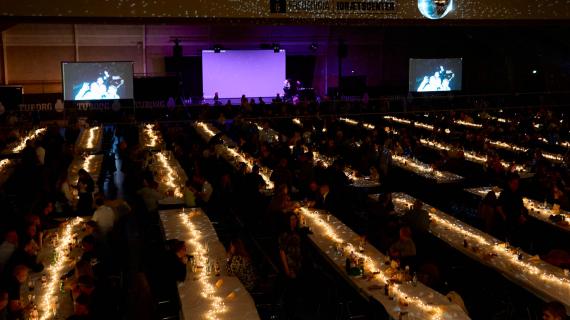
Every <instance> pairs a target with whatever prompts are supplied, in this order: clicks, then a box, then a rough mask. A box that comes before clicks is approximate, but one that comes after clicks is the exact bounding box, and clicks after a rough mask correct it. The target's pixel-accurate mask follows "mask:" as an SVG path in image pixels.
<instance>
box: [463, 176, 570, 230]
mask: <svg viewBox="0 0 570 320" xmlns="http://www.w3.org/2000/svg"><path fill="white" fill-rule="evenodd" d="M492 190H496V191H498V192H497V193H496V195H497V197H498V196H499V195H500V194H501V192H500V190H501V189H499V188H497V187H495V188H492V187H480V188H470V189H465V191H467V192H469V193H472V194H474V195H476V196H479V197H482V198H484V197H485V196H486V195H487V193H489V191H492ZM523 203H524V206H525V208H527V210H528V215H529V216H531V217H533V218H535V219H538V220H540V221H543V222H545V223H548V224H550V225H553V226H555V227H557V228H559V229H561V230H563V231H566V232H570V212H567V211H564V210H560V211H559V212H558V213H556V214H560V217H561V218H562V220H561V222H560V223H556V222H553V221H552V220H550V216H552V215H555V213H554V211H553V210H552V204H551V203H546V205H545V203H541V202H539V201H536V200H533V199H529V198H523Z"/></svg>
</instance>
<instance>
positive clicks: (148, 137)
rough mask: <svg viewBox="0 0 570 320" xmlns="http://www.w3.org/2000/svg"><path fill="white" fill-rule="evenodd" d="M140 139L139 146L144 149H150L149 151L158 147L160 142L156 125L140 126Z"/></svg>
mask: <svg viewBox="0 0 570 320" xmlns="http://www.w3.org/2000/svg"><path fill="white" fill-rule="evenodd" d="M140 139H141V144H142V145H143V146H144V147H145V148H151V149H152V148H156V147H158V146H159V145H160V144H161V142H162V138H161V135H160V132H159V131H158V129H157V128H156V125H155V124H151V123H148V124H145V125H144V126H142V130H141V138H140Z"/></svg>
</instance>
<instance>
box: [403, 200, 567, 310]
mask: <svg viewBox="0 0 570 320" xmlns="http://www.w3.org/2000/svg"><path fill="white" fill-rule="evenodd" d="M392 198H393V202H394V206H395V208H396V210H398V211H404V210H407V209H409V207H410V206H411V205H412V204H413V203H414V201H415V199H414V198H413V197H411V196H409V195H407V194H402V193H395V194H392ZM423 208H424V210H427V211H428V212H429V213H430V218H431V221H432V222H431V223H430V232H431V233H432V234H433V235H435V236H436V237H438V238H439V239H441V240H443V241H444V242H446V243H447V244H449V245H450V246H452V247H453V248H455V249H456V250H458V251H460V252H462V253H463V254H465V255H467V256H468V257H470V258H472V259H474V260H476V261H478V262H480V263H482V264H484V265H486V266H489V267H491V268H493V269H495V270H497V271H499V272H500V273H502V274H503V275H504V276H505V277H506V278H508V279H509V280H511V281H512V282H514V283H516V284H518V285H519V286H521V287H523V288H525V289H527V290H528V291H530V292H531V293H533V294H535V295H536V296H538V297H540V298H541V299H543V300H545V301H552V300H558V301H560V302H562V303H563V304H565V305H566V307H567V308H570V277H569V276H568V275H565V272H564V270H562V269H560V268H558V267H555V266H553V265H550V264H548V263H546V262H544V261H542V260H540V259H539V258H538V257H532V256H530V255H529V254H527V253H525V252H520V258H522V259H520V260H519V258H518V254H517V252H515V250H512V249H507V248H506V247H505V244H504V243H501V242H500V241H499V240H497V239H495V238H493V237H492V236H490V235H488V234H486V233H484V232H482V231H480V230H478V229H475V228H473V227H471V226H469V225H467V224H466V223H463V222H461V221H459V220H457V219H455V218H453V217H451V216H449V215H447V214H445V213H443V212H441V211H439V210H437V209H435V208H433V207H431V206H430V205H427V204H424V207H423ZM465 240H466V241H467V247H466V246H465V245H464V241H465ZM482 281H484V279H482Z"/></svg>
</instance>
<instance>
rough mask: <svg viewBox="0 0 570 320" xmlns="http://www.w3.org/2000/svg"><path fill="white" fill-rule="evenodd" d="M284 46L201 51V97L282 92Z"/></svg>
mask: <svg viewBox="0 0 570 320" xmlns="http://www.w3.org/2000/svg"><path fill="white" fill-rule="evenodd" d="M285 79H286V78H285V50H279V52H274V51H273V50H221V51H220V52H219V53H216V52H214V51H213V50H204V51H202V84H203V88H204V98H205V99H212V98H214V94H215V93H216V92H217V93H218V96H219V97H220V98H227V99H231V98H240V97H241V96H242V95H244V94H245V95H246V97H248V98H258V97H263V98H268V97H275V95H276V94H277V93H279V94H281V95H283V83H284V81H285Z"/></svg>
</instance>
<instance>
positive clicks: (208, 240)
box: [159, 209, 259, 320]
mask: <svg viewBox="0 0 570 320" xmlns="http://www.w3.org/2000/svg"><path fill="white" fill-rule="evenodd" d="M190 212H192V214H191V217H190V221H191V223H192V224H193V226H194V228H195V229H196V230H198V231H199V232H200V238H199V240H198V241H199V243H200V244H201V245H203V246H204V247H207V248H208V253H207V256H208V258H209V260H210V261H217V262H218V263H219V265H220V267H221V275H220V276H217V277H216V276H203V275H200V274H198V273H193V272H192V271H191V270H188V274H187V277H186V281H184V282H182V283H179V285H178V294H179V296H180V302H181V305H182V314H183V316H184V319H188V320H189V319H206V317H207V315H208V313H210V312H214V311H213V310H215V309H216V308H215V306H213V302H212V299H215V298H217V299H219V301H223V305H224V307H225V312H223V313H220V314H218V315H217V316H218V318H219V319H232V320H233V319H236V320H250V319H251V320H255V319H259V315H258V314H257V309H256V308H255V303H254V301H253V299H252V298H251V296H250V295H249V293H248V291H247V290H246V289H245V287H244V286H243V284H242V283H241V282H240V281H239V279H238V278H236V277H231V276H227V275H226V270H225V261H226V260H225V258H226V250H225V248H224V246H223V245H222V243H221V242H220V241H219V239H218V235H217V234H216V231H215V230H214V227H213V226H212V223H211V222H210V220H209V219H208V217H207V216H206V214H204V212H203V211H202V210H201V209H184V211H182V209H180V210H164V211H160V212H159V214H160V220H161V222H162V227H163V230H164V233H165V236H166V239H179V240H183V241H185V242H186V245H187V248H188V254H190V255H194V256H197V253H196V252H195V250H198V249H197V248H196V247H195V246H194V244H195V242H193V239H196V238H195V237H196V235H194V234H192V232H191V230H190V229H189V228H188V227H187V226H186V225H185V223H184V219H183V217H182V215H189V214H190ZM189 269H190V268H189ZM198 277H199V278H198ZM216 284H218V286H216ZM207 285H209V286H212V287H215V288H216V289H215V292H214V293H213V294H212V297H207V296H206V297H205V296H204V295H203V290H205V288H206V286H207Z"/></svg>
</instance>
